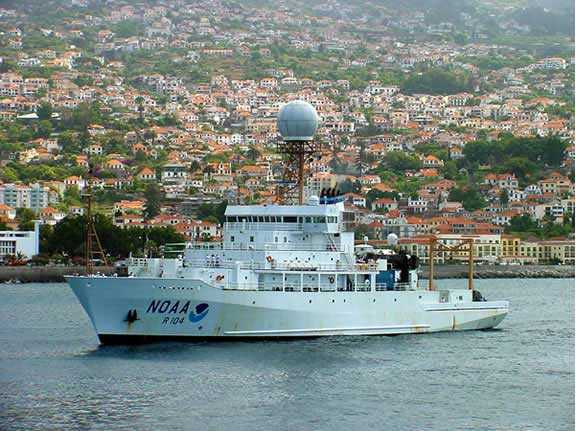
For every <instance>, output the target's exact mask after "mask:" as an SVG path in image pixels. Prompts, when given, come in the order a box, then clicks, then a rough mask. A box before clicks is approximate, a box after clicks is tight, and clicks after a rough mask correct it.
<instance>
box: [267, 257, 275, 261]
mask: <svg viewBox="0 0 576 431" xmlns="http://www.w3.org/2000/svg"><path fill="white" fill-rule="evenodd" d="M266 260H267V261H268V262H272V261H273V260H274V258H273V257H272V256H266Z"/></svg>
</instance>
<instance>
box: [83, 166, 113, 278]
mask: <svg viewBox="0 0 576 431" xmlns="http://www.w3.org/2000/svg"><path fill="white" fill-rule="evenodd" d="M87 159H88V160H87V161H88V173H87V174H86V187H85V189H84V193H83V194H82V197H83V198H84V202H85V204H86V229H85V238H84V257H85V258H86V274H93V272H94V258H95V257H96V256H98V257H100V258H101V259H102V263H103V264H104V265H106V266H108V259H106V254H105V253H104V250H103V249H102V244H101V243H100V238H99V237H98V232H96V225H95V223H94V216H93V214H92V165H91V164H90V157H89V156H88V157H87Z"/></svg>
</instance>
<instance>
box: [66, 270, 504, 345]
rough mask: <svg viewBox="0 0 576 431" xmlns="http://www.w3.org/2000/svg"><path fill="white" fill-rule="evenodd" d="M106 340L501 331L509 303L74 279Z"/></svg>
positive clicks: (414, 293)
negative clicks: (499, 326) (496, 329)
mask: <svg viewBox="0 0 576 431" xmlns="http://www.w3.org/2000/svg"><path fill="white" fill-rule="evenodd" d="M67 280H68V283H69V284H70V286H71V287H72V290H73V291H74V293H75V295H76V296H77V298H78V300H79V301H80V303H81V304H82V306H83V307H84V310H85V311H86V313H87V314H88V316H89V318H90V320H91V322H92V324H93V326H94V329H95V330H96V333H97V334H98V337H99V339H100V341H101V342H102V343H130V342H142V341H154V340H156V339H187V338H190V339H198V338H214V339H216V338H230V339H232V338H288V337H318V336H328V335H396V334H414V333H428V332H439V331H462V330H473V329H488V328H494V327H496V326H497V325H498V324H499V323H500V322H501V321H502V320H503V319H504V317H505V316H506V314H507V313H508V302H506V301H492V302H474V301H472V299H471V293H470V291H467V290H460V289H455V290H449V291H448V290H444V291H442V290H441V291H426V290H406V291H374V290H373V291H367V292H340V291H334V292H321V291H319V292H276V291H258V290H238V289H236V290H227V289H221V288H217V287H212V286H210V285H208V284H206V283H204V282H202V281H200V280H191V279H178V278H175V279H167V278H157V279H154V278H127V277H76V276H74V277H67Z"/></svg>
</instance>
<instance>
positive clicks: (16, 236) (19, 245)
mask: <svg viewBox="0 0 576 431" xmlns="http://www.w3.org/2000/svg"><path fill="white" fill-rule="evenodd" d="M39 251H40V223H39V222H35V223H34V230H33V231H14V230H5V231H0V260H4V259H5V258H6V257H7V256H14V255H17V254H22V255H23V256H24V257H25V258H26V259H30V258H31V257H33V256H36V255H37V254H38V253H39Z"/></svg>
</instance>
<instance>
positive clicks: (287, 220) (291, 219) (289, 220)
mask: <svg viewBox="0 0 576 431" xmlns="http://www.w3.org/2000/svg"><path fill="white" fill-rule="evenodd" d="M297 221H298V217H292V216H289V217H284V223H296V222H297Z"/></svg>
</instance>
